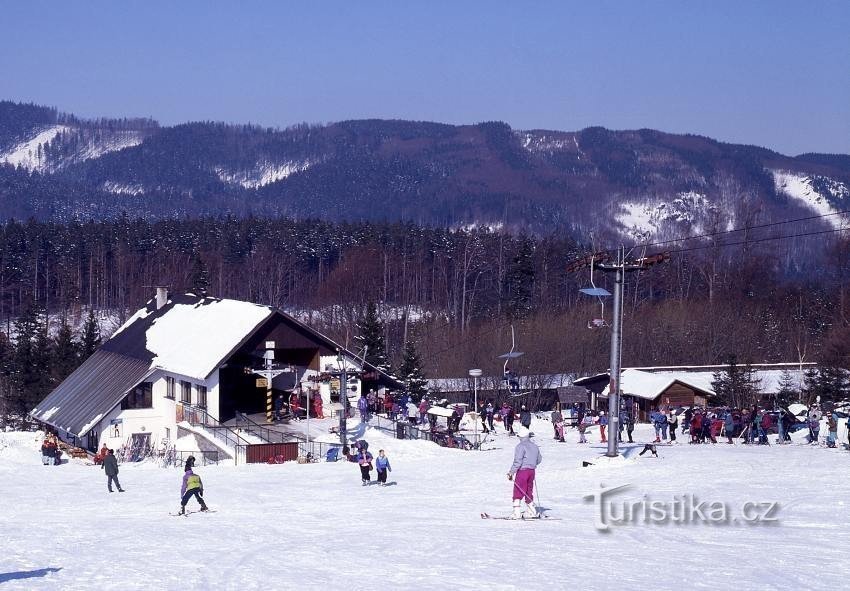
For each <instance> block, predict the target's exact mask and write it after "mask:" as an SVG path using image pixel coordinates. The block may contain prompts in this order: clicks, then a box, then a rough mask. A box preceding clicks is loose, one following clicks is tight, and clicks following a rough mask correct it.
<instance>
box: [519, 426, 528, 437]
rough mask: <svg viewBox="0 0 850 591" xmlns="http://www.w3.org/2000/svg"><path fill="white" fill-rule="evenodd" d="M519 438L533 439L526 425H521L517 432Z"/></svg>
mask: <svg viewBox="0 0 850 591" xmlns="http://www.w3.org/2000/svg"><path fill="white" fill-rule="evenodd" d="M516 434H517V437H531V431H529V430H528V427H526V426H525V425H520V426H519V427H518V428H517V430H516Z"/></svg>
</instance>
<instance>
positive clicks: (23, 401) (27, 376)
mask: <svg viewBox="0 0 850 591" xmlns="http://www.w3.org/2000/svg"><path fill="white" fill-rule="evenodd" d="M15 337H16V341H15V347H14V352H13V354H12V367H11V376H10V377H11V382H12V393H11V408H10V409H9V410H10V411H11V412H13V413H16V414H17V415H19V416H20V417H24V416H25V415H26V414H27V413H28V412H29V411H30V410H32V408H33V407H34V406H35V405H36V404H38V403H39V402H41V400H43V399H44V397H45V396H47V394H49V393H50V377H49V369H50V368H49V364H48V362H49V355H50V351H49V348H50V347H49V341H48V339H47V327H46V324H45V320H44V316H43V315H42V313H41V310H39V309H38V307H37V306H36V305H35V304H34V303H33V304H31V305H29V306H27V308H25V309H24V311H23V312H22V313H21V315H20V316H19V317H18V319H17V320H16V321H15Z"/></svg>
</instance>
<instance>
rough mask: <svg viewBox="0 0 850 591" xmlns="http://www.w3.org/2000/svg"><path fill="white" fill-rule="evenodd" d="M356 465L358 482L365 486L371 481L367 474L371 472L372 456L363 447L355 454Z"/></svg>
mask: <svg viewBox="0 0 850 591" xmlns="http://www.w3.org/2000/svg"><path fill="white" fill-rule="evenodd" d="M357 463H358V464H359V466H360V480H361V482H362V483H363V486H366V485H367V484H369V482H371V480H372V476H371V475H370V474H369V473H370V472H371V471H372V454H371V453H369V450H368V449H366V448H365V447H361V448H360V451H359V452H358V453H357Z"/></svg>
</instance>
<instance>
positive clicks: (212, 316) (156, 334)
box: [104, 294, 274, 380]
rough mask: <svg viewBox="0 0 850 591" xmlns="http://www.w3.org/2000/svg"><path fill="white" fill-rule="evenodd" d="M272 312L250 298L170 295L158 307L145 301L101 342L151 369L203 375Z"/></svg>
mask: <svg viewBox="0 0 850 591" xmlns="http://www.w3.org/2000/svg"><path fill="white" fill-rule="evenodd" d="M272 314H274V310H273V309H272V308H270V307H268V306H260V305H257V304H252V303H250V302H242V301H239V300H225V299H218V298H211V297H200V296H195V295H192V294H185V295H174V296H172V297H171V298H170V299H169V300H168V303H167V304H166V305H165V306H163V307H162V308H161V309H159V310H157V309H156V307H155V305H154V304H153V302H149V303H148V305H147V306H146V307H144V308H142V309H141V310H139V311H138V312H136V313H135V314H133V316H132V317H130V319H129V320H127V322H125V323H124V324H123V325H122V326H121V327H120V328H119V329H118V330H117V331H116V332H115V334H113V335H112V337H111V338H110V339H109V341H107V343H106V344H105V345H104V347H105V348H107V349H109V350H111V351H114V352H117V353H121V354H124V355H130V356H131V357H137V358H142V359H149V360H150V367H151V368H152V369H153V368H157V369H162V370H164V371H167V372H170V373H176V374H179V375H183V376H186V377H189V378H195V379H197V380H205V379H206V378H207V376H209V375H210V374H211V373H212V372H213V370H215V368H216V367H218V365H219V364H220V363H221V362H222V361H223V360H224V358H225V357H227V355H228V354H229V353H230V352H232V351H233V350H234V349H235V348H236V346H237V345H239V344H240V343H241V342H242V341H243V340H244V339H246V338H247V337H248V336H249V335H251V334H252V333H253V332H254V330H255V329H256V328H257V327H258V326H259V325H260V324H261V323H263V322H264V321H265V320H267V319H268V318H270V317H271V316H272Z"/></svg>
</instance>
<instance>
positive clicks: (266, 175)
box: [215, 160, 313, 189]
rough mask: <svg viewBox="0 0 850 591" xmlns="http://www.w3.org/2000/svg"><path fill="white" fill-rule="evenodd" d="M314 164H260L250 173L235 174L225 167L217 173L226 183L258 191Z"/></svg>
mask: <svg viewBox="0 0 850 591" xmlns="http://www.w3.org/2000/svg"><path fill="white" fill-rule="evenodd" d="M312 164H313V163H312V162H310V161H309V160H300V161H290V162H281V163H273V162H258V163H257V165H256V166H255V167H254V168H253V169H251V170H248V171H241V172H234V171H230V170H227V169H225V168H223V167H216V169H215V172H216V174H217V175H218V178H219V179H221V181H222V182H224V183H227V184H230V185H240V186H242V187H245V188H246V189H256V188H258V187H264V186H266V185H268V184H271V183H274V182H277V181H280V180H283V179H285V178H287V177H288V176H290V175H292V174H295V173H296V172H301V171H304V170H307V169H308V168H309V167H310V166H311V165H312Z"/></svg>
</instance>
